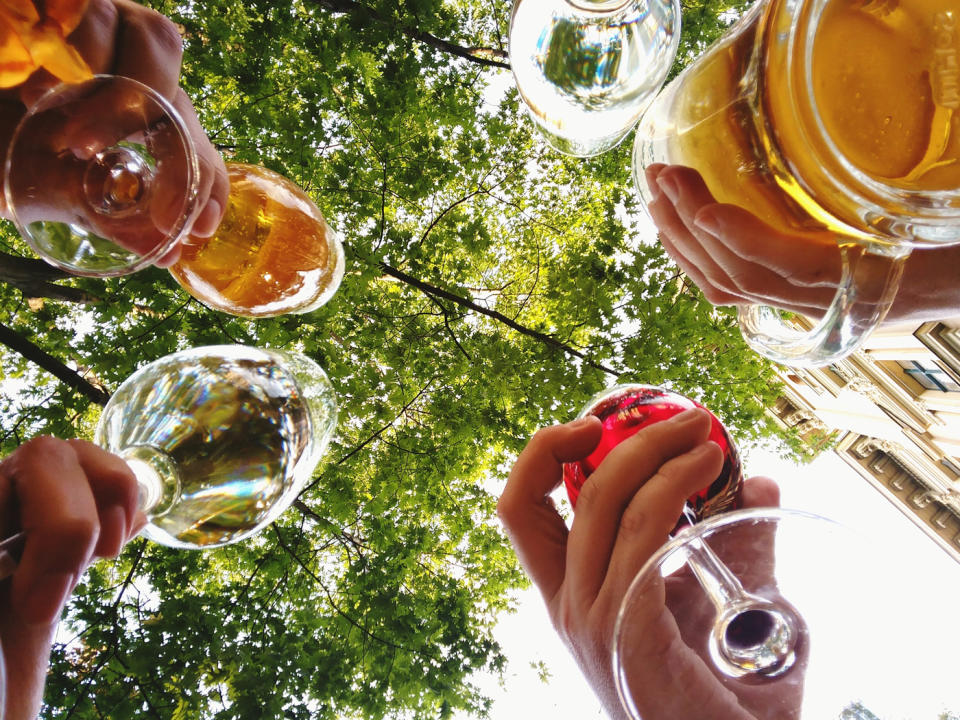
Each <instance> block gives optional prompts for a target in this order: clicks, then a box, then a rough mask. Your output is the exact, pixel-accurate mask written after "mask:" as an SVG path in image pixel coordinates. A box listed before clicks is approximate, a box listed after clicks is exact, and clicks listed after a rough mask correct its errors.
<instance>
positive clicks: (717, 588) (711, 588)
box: [687, 538, 753, 616]
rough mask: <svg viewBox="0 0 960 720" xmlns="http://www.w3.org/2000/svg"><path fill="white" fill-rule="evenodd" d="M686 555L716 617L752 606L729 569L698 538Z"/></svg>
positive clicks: (741, 586)
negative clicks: (732, 610) (714, 609)
mask: <svg viewBox="0 0 960 720" xmlns="http://www.w3.org/2000/svg"><path fill="white" fill-rule="evenodd" d="M687 553H688V557H687V564H688V565H689V566H690V569H691V570H692V571H693V574H694V575H696V577H697V581H698V582H699V583H700V587H701V588H703V591H704V592H705V593H706V594H707V597H709V598H710V602H712V603H713V606H714V608H716V610H717V615H718V616H723V615H724V614H725V613H727V612H728V611H729V610H730V609H731V608H735V607H746V606H748V605H751V604H753V603H752V598H751V596H750V595H749V594H747V592H746V591H745V590H744V589H743V585H741V584H740V581H739V580H737V578H736V576H735V575H734V574H733V573H732V572H730V568H728V567H727V566H726V565H724V564H723V562H722V561H721V560H720V558H718V557H717V555H716V553H715V552H713V550H711V549H710V547H709V546H708V545H707V544H706V543H704V542H703V541H702V540H701V539H700V538H696V539H694V540H692V541H691V542H690V544H689V546H688V547H687Z"/></svg>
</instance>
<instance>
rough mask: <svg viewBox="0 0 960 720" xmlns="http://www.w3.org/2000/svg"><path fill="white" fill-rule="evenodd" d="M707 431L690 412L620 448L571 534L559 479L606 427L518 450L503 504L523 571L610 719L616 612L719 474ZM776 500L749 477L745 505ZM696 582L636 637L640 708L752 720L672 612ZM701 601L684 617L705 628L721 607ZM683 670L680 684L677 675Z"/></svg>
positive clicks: (599, 473) (672, 589)
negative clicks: (696, 496) (556, 499)
mask: <svg viewBox="0 0 960 720" xmlns="http://www.w3.org/2000/svg"><path fill="white" fill-rule="evenodd" d="M709 432H710V416H709V415H708V414H707V413H706V412H705V411H703V410H689V411H686V412H684V413H681V414H679V415H677V416H675V417H674V418H671V419H670V420H666V421H664V422H661V423H657V424H655V425H651V426H649V427H647V428H645V429H643V430H641V431H640V432H638V433H637V434H636V435H634V436H632V437H630V438H628V439H627V440H625V441H623V442H622V443H620V445H618V446H617V447H616V448H614V449H613V450H612V451H611V452H610V454H609V455H608V456H607V457H606V458H605V459H604V461H603V462H602V463H601V464H600V466H599V467H598V469H597V470H596V471H595V472H594V473H593V474H592V475H591V476H590V480H589V481H588V482H587V483H586V484H585V485H584V487H583V490H582V491H581V495H580V498H579V501H578V504H577V512H576V514H575V515H574V519H573V523H572V527H571V528H570V529H569V530H568V529H567V526H566V523H565V522H564V520H563V518H562V517H561V516H560V515H559V513H558V512H557V510H556V508H555V507H554V505H553V503H552V501H551V500H550V497H549V494H550V493H551V492H552V491H553V489H554V488H556V487H557V486H558V485H559V483H560V482H561V479H562V466H563V463H565V462H572V461H574V460H579V459H581V458H583V457H585V456H587V455H588V454H589V453H590V452H591V451H592V450H593V449H594V448H595V447H596V445H597V443H598V442H599V439H600V433H601V424H600V421H599V420H598V419H597V418H594V417H592V416H588V417H585V418H582V419H580V420H577V421H574V422H572V423H568V424H566V425H557V426H553V427H549V428H544V429H542V430H540V431H539V432H538V433H537V434H536V435H535V436H534V437H533V439H532V440H531V441H530V443H529V444H528V445H527V447H526V449H524V451H523V452H522V453H521V454H520V457H519V458H518V459H517V463H516V465H515V466H514V468H513V471H512V472H511V474H510V478H509V480H508V482H507V486H506V488H505V489H504V492H503V495H502V496H501V498H500V502H499V504H498V512H499V514H500V518H501V520H502V522H503V524H504V527H505V529H506V532H507V534H508V536H509V537H510V540H511V542H512V544H513V546H514V548H515V550H516V552H517V555H518V557H519V559H520V562H521V564H522V565H523V567H524V569H525V570H526V572H527V574H528V575H529V576H530V578H531V579H532V580H533V582H534V584H535V585H536V586H537V587H538V588H539V590H540V592H541V594H542V595H543V597H544V600H545V602H546V605H547V609H548V612H549V614H550V618H551V621H552V622H553V625H554V627H555V628H556V630H557V632H558V633H559V635H560V636H561V638H562V639H563V640H564V642H565V643H566V645H567V647H568V648H569V649H570V652H571V654H572V655H573V656H574V658H575V659H576V661H577V663H578V665H579V666H580V669H581V671H582V672H583V674H584V675H585V676H586V678H587V680H588V682H589V683H590V685H591V686H592V687H593V689H594V691H595V692H596V694H597V696H598V697H599V699H600V700H601V702H602V703H603V704H604V706H605V708H606V710H607V712H608V713H609V715H610V717H612V718H617V719H620V718H626V717H627V716H626V714H625V711H624V710H623V708H621V706H620V703H619V700H618V697H617V693H616V687H615V684H614V678H613V669H612V661H611V648H612V643H613V632H614V624H615V622H616V617H617V613H618V611H619V608H620V605H621V603H622V601H623V598H624V596H625V594H626V592H627V589H628V588H629V586H630V583H631V582H632V580H633V578H634V577H635V576H636V574H637V573H638V572H639V570H640V569H641V568H642V566H643V564H644V563H645V562H646V561H647V559H649V558H650V557H651V556H652V555H653V553H654V552H655V551H656V550H657V549H658V548H659V547H660V546H662V545H663V543H665V542H666V541H667V539H668V538H669V533H670V531H671V530H672V529H673V527H674V525H675V523H676V520H677V518H678V517H679V516H680V514H681V511H682V508H683V505H684V502H685V501H686V498H687V497H688V496H689V495H691V494H693V493H694V492H695V491H697V490H699V489H701V487H702V485H703V482H704V481H703V479H704V478H705V477H707V478H710V477H715V476H716V475H717V474H718V473H719V471H720V468H721V466H722V464H723V453H722V452H721V450H720V448H719V447H718V446H717V445H716V444H714V443H712V442H708V441H707V437H708V435H709ZM777 501H778V491H777V488H776V485H775V484H774V483H773V482H772V481H770V480H768V479H765V478H752V479H750V480H748V481H747V482H746V483H745V484H744V488H743V503H744V506H745V507H751V506H752V507H756V506H763V505H769V504H776V502H777ZM690 580H691V579H690V578H689V577H687V576H680V577H678V578H677V579H676V580H675V581H674V580H673V579H671V583H670V584H669V588H667V589H666V590H665V594H664V595H663V596H661V598H660V602H659V603H652V604H650V605H649V606H647V610H648V611H649V613H650V614H649V619H650V622H649V623H646V624H645V623H642V622H641V623H639V625H638V626H644V625H646V628H647V630H648V632H643V633H641V634H640V637H639V638H638V640H639V643H640V647H641V648H642V651H641V657H643V658H644V662H643V663H642V664H641V666H639V667H633V668H631V670H632V672H633V675H632V678H633V681H634V682H640V685H642V686H644V687H645V688H647V691H648V692H647V694H646V695H645V696H644V697H643V698H642V702H643V705H644V707H645V708H647V709H648V710H649V711H650V714H649V715H648V717H650V718H665V719H666V718H670V719H671V720H672V719H673V718H682V717H697V718H701V719H703V720H707V719H708V718H711V719H717V720H721V719H722V720H734V719H736V720H745V719H746V718H750V717H751V715H750V714H749V713H748V712H747V711H746V710H744V709H743V707H742V706H741V705H740V704H739V703H738V702H737V700H736V698H735V697H734V696H733V694H732V693H731V692H730V691H728V690H726V689H725V688H724V686H723V684H722V682H721V681H720V679H718V678H717V677H716V676H715V675H714V674H713V673H712V672H711V671H710V670H709V668H708V666H707V663H705V662H704V659H703V658H702V657H701V655H700V654H699V653H698V652H696V651H694V650H693V649H691V648H690V647H688V646H687V645H686V644H685V643H684V642H683V638H682V637H681V634H680V631H679V630H678V627H677V622H676V621H675V620H674V615H673V614H671V612H670V606H671V605H672V604H673V603H674V601H679V600H680V599H681V598H684V597H686V595H687V594H684V593H681V590H682V589H683V584H685V583H689V582H690ZM667 590H668V591H669V592H667ZM700 597H703V599H704V601H705V602H706V605H704V604H702V603H701V604H699V605H697V604H692V605H691V604H689V603H687V606H686V607H685V608H684V609H682V610H680V613H681V614H683V613H687V615H690V614H691V613H692V614H694V615H696V614H699V618H700V622H701V623H702V622H703V621H709V620H712V614H711V613H712V606H709V602H707V601H706V598H705V596H703V594H702V593H700ZM684 624H685V625H686V624H687V623H686V622H684ZM691 624H696V623H691ZM704 650H705V648H704ZM678 668H679V669H680V670H679V672H680V675H681V676H682V677H683V678H684V680H683V683H682V685H678V683H677V680H676V679H675V678H676V677H677V675H676V672H677V670H678ZM667 669H670V670H671V673H668V672H667Z"/></svg>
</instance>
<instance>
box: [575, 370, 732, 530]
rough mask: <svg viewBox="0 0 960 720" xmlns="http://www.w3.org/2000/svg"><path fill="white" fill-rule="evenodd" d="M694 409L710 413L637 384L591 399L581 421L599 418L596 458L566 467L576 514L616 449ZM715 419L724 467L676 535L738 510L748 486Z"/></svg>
mask: <svg viewBox="0 0 960 720" xmlns="http://www.w3.org/2000/svg"><path fill="white" fill-rule="evenodd" d="M693 408H700V409H702V410H707V409H706V408H704V407H703V405H701V404H700V403H698V402H696V401H694V400H691V399H690V398H688V397H685V396H683V395H681V394H680V393H677V392H674V391H672V390H668V389H666V388H661V387H656V386H653V385H642V384H637V383H633V384H623V385H615V386H613V387H611V388H607V389H606V390H603V391H602V392H600V393H598V394H597V395H595V396H594V397H592V398H591V399H590V400H589V401H588V402H587V403H586V405H585V406H584V408H583V410H582V411H581V412H580V414H579V415H578V416H577V417H585V416H587V415H594V416H596V417H598V418H600V421H601V423H602V427H603V429H602V433H601V436H600V442H599V444H598V445H597V447H596V449H594V451H593V452H592V453H590V454H589V455H588V456H587V457H586V458H583V459H582V460H578V461H576V462H572V463H565V464H564V466H563V482H564V485H565V486H566V489H567V496H568V497H569V498H570V503H571V505H573V507H574V508H576V505H577V498H578V497H579V494H580V489H581V488H582V487H583V484H584V483H585V482H586V481H587V479H588V478H589V477H590V475H591V474H592V473H593V472H594V471H595V470H596V469H597V467H598V466H599V465H600V463H601V461H602V460H603V459H604V458H605V457H606V456H607V454H608V453H609V452H610V451H611V450H612V449H613V448H614V447H615V446H616V445H618V444H619V443H620V442H622V441H623V440H626V439H627V438H628V437H630V436H632V435H634V434H636V433H637V432H639V431H640V430H642V429H643V428H645V427H647V426H649V425H652V424H654V423H657V422H661V421H663V420H667V419H669V418H671V417H673V416H674V415H677V414H679V413H681V412H684V411H685V410H690V409H693ZM707 412H710V411H709V410H707ZM710 417H711V426H710V435H709V439H710V440H712V441H713V442H715V443H716V444H717V445H718V446H719V447H720V449H721V450H722V451H723V467H722V468H721V470H720V473H719V475H717V477H716V478H715V479H714V480H713V481H712V482H709V483H706V484H705V487H704V488H703V489H702V490H700V491H698V492H697V493H695V494H693V495H691V496H690V498H688V500H687V508H686V509H685V511H684V516H683V517H681V518H680V519H679V520H678V523H677V528H676V529H679V528H680V527H682V526H683V525H685V524H687V523H688V522H691V521H692V522H697V521H698V520H701V519H703V518H704V517H709V516H711V515H715V514H717V513H719V512H724V511H725V510H729V509H732V508H735V507H738V506H739V497H740V489H741V487H742V485H743V467H742V463H741V461H740V453H739V451H738V450H737V446H736V444H735V443H734V442H733V439H732V438H731V437H730V434H729V433H728V432H727V430H726V428H725V427H724V426H723V424H722V423H721V422H720V421H719V420H718V419H717V417H716V416H715V415H714V414H713V413H710ZM676 529H675V531H676Z"/></svg>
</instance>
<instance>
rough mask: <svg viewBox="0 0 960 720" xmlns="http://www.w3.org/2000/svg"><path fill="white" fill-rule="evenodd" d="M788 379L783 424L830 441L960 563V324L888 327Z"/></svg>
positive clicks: (787, 374) (778, 414)
mask: <svg viewBox="0 0 960 720" xmlns="http://www.w3.org/2000/svg"><path fill="white" fill-rule="evenodd" d="M782 376H783V379H784V381H785V383H786V390H785V392H784V394H783V396H782V397H781V398H780V400H779V401H778V402H777V404H776V405H775V406H774V407H773V408H771V409H770V410H769V412H770V414H771V415H772V416H773V418H774V419H775V421H776V422H777V423H778V424H780V425H781V427H784V428H793V429H794V432H795V433H796V434H798V435H799V436H800V437H801V438H802V439H804V440H806V441H807V442H808V443H810V444H816V443H819V442H822V441H823V440H824V439H825V438H828V439H829V440H830V441H831V442H832V443H834V445H833V450H834V452H836V453H838V454H839V455H840V456H841V457H842V458H843V459H844V460H845V461H846V462H847V463H848V464H849V465H850V466H851V467H852V468H853V469H854V470H856V471H857V472H858V473H859V474H860V475H861V476H862V477H863V478H864V479H865V480H866V481H867V482H869V483H870V484H871V485H873V486H874V487H875V488H876V489H877V490H879V491H880V492H881V493H882V494H883V495H884V496H885V497H886V498H887V499H888V500H890V501H891V502H893V503H894V504H895V505H896V506H897V507H898V508H899V509H900V510H901V511H903V512H904V513H906V514H907V515H908V516H909V517H910V518H911V519H912V520H913V521H914V522H915V523H917V524H918V525H919V526H920V527H921V528H922V529H923V530H924V531H925V532H926V533H927V534H928V535H930V537H931V538H933V539H934V540H935V541H936V542H937V543H938V544H939V545H940V546H941V547H942V548H944V550H946V551H947V552H948V553H950V554H951V555H952V556H953V557H954V559H956V560H957V561H958V562H960V318H957V319H954V320H947V321H941V322H930V323H924V324H922V325H920V326H916V325H911V326H892V327H887V328H882V329H880V330H878V331H876V332H874V334H873V335H872V336H871V337H870V338H869V339H868V340H867V342H866V344H865V345H864V347H863V348H862V349H861V350H859V351H857V352H856V353H854V354H853V355H851V356H849V357H848V358H845V359H844V360H842V361H839V362H837V363H835V364H833V365H830V366H828V367H822V368H811V369H795V368H790V369H785V370H784V371H783V373H782Z"/></svg>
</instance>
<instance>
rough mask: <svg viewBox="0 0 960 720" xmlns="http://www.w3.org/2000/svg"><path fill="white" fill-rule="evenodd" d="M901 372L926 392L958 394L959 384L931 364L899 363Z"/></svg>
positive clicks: (934, 364) (916, 362)
mask: <svg viewBox="0 0 960 720" xmlns="http://www.w3.org/2000/svg"><path fill="white" fill-rule="evenodd" d="M899 364H900V367H902V368H903V371H904V372H905V373H906V374H907V375H909V376H910V377H911V378H913V379H914V380H915V381H916V382H918V383H920V385H922V386H923V387H924V388H926V389H927V390H939V391H940V392H960V384H957V381H956V380H954V379H953V378H952V377H950V375H948V374H947V373H946V371H945V370H943V368H941V367H940V366H939V365H937V364H936V363H933V362H920V361H917V360H908V361H901V362H900V363H899Z"/></svg>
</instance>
